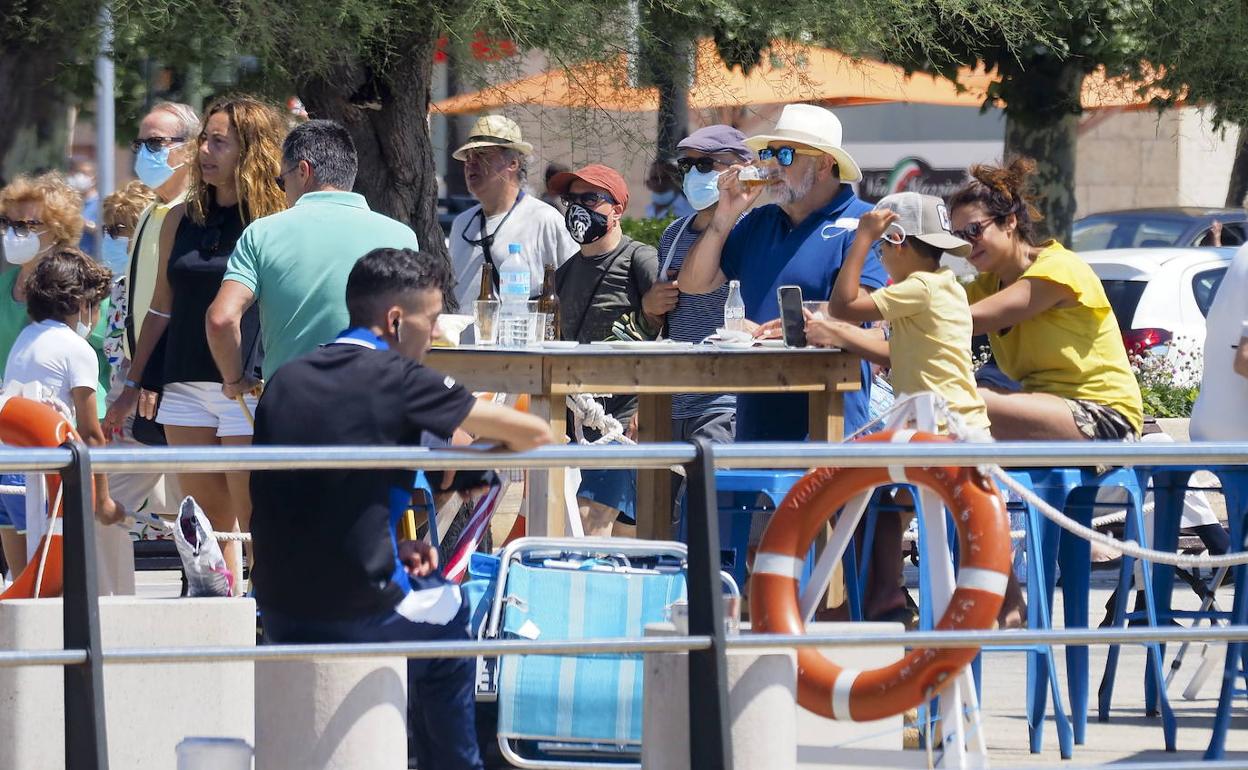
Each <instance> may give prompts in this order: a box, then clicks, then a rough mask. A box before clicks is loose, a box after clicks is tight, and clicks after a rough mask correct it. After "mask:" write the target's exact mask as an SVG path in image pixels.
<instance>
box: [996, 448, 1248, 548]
mask: <svg viewBox="0 0 1248 770" xmlns="http://www.w3.org/2000/svg"><path fill="white" fill-rule="evenodd" d="M991 471H992V475H993V476H995V477H996V478H997V481H1000V482H1001V483H1002V484H1004V485H1005V486H1007V487H1009V488H1010V489H1011V490H1012V491H1013V492H1014V494H1016V495H1018V496H1019V497H1022V498H1023V499H1024V500H1026V501H1027V502H1028V503H1030V504H1031V505H1034V506H1035V507H1036V510H1038V511H1040V513H1042V514H1044V517H1045V518H1046V519H1048V520H1049V521H1051V522H1053V523H1054V524H1056V525H1057V526H1059V527H1061V528H1062V529H1064V530H1066V531H1067V532H1069V533H1071V534H1072V535H1075V536H1076V537H1081V538H1083V539H1084V540H1087V541H1088V542H1090V543H1099V544H1101V545H1104V546H1107V547H1109V548H1114V549H1116V550H1118V551H1121V552H1122V553H1123V555H1125V556H1130V557H1132V558H1134V559H1143V560H1144V561H1151V562H1154V563H1156V564H1165V565H1168V566H1171V567H1184V568H1189V569H1190V568H1193V567H1209V568H1211V569H1216V568H1218V567H1234V566H1238V565H1240V564H1248V553H1238V554H1223V555H1221V556H1189V555H1187V554H1178V553H1169V552H1166V551H1155V550H1153V549H1152V548H1144V547H1143V546H1141V545H1140V544H1139V543H1137V542H1135V541H1134V540H1119V539H1117V538H1115V537H1110V536H1109V535H1106V534H1103V533H1101V532H1097V531H1096V530H1094V529H1091V528H1089V527H1085V526H1083V525H1082V524H1080V523H1079V522H1077V521H1075V520H1073V519H1070V518H1068V517H1067V516H1066V515H1065V514H1063V513H1062V512H1061V511H1059V510H1057V509H1056V508H1054V507H1053V506H1051V505H1049V504H1048V503H1046V502H1045V501H1044V500H1042V499H1041V498H1040V497H1039V496H1038V495H1036V493H1034V492H1032V491H1031V490H1030V489H1028V488H1027V487H1025V486H1023V485H1022V484H1020V483H1019V482H1017V481H1015V480H1014V479H1013V478H1012V477H1011V476H1010V474H1008V473H1006V472H1005V471H1004V470H1003V469H1002V468H1001V467H1000V466H997V465H994V466H992V468H991Z"/></svg>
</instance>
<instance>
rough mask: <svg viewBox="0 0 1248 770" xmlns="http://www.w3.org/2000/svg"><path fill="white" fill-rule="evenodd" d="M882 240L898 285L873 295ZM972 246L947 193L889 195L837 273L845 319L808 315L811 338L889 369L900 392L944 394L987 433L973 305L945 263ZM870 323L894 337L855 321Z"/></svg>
mask: <svg viewBox="0 0 1248 770" xmlns="http://www.w3.org/2000/svg"><path fill="white" fill-rule="evenodd" d="M877 240H883V243H882V244H881V248H880V261H881V262H882V263H883V265H884V269H885V270H887V271H888V275H889V277H890V278H891V279H892V285H890V286H887V287H885V288H883V289H880V290H878V291H876V292H873V293H871V294H867V293H866V292H863V291H861V290H860V287H859V277H860V275H859V274H860V273H861V272H862V265H863V262H864V260H865V259H866V257H867V252H868V251H869V250H870V248H871V246H872V245H873V244H874V243H875V242H876V241H877ZM970 250H971V244H969V243H967V242H966V241H964V240H962V239H960V238H956V237H954V235H953V234H952V233H951V232H950V224H949V212H948V209H946V208H945V204H944V202H943V201H941V199H940V198H937V197H935V196H932V195H921V194H919V193H914V192H903V193H897V194H895V195H889V196H887V197H886V198H884V199H883V200H881V201H880V202H879V203H878V204H877V205H876V207H875V209H874V210H873V211H869V212H867V213H866V214H864V215H863V216H862V217H861V219H859V221H858V235H857V237H855V238H854V243H853V245H852V246H851V247H850V249H849V252H848V253H847V254H846V256H845V262H844V264H842V265H841V269H840V272H839V273H837V277H836V285H835V286H834V287H833V289H832V297H831V299H829V300H828V310H829V313H830V315H832V316H833V317H834V318H836V319H841V321H836V320H815V319H811V320H808V321H807V326H806V337H807V340H808V341H809V342H810V343H811V344H814V345H817V346H820V347H841V348H844V349H845V350H848V351H850V352H851V353H857V354H858V355H861V356H863V357H864V358H866V359H868V360H870V361H872V362H874V363H878V364H880V365H882V366H886V367H889V368H890V369H891V375H892V376H891V380H892V384H893V390H894V391H896V392H897V393H898V395H911V394H914V393H922V392H932V393H937V394H939V395H940V396H942V397H943V398H944V399H945V401H946V402H947V403H948V405H949V408H950V409H952V410H953V411H954V412H955V413H956V414H958V415H959V416H960V417H961V418H962V422H963V423H964V424H965V425H966V427H967V428H969V429H970V430H971V431H972V432H973V433H979V432H981V431H982V432H983V433H984V434H986V433H987V431H988V410H987V408H986V407H985V406H984V401H983V399H982V398H980V395H979V391H978V390H977V389H976V387H975V373H974V370H973V368H972V366H971V308H970V305H969V304H968V303H967V301H966V292H965V291H964V290H963V288H962V285H961V284H959V283H958V281H957V278H956V277H955V276H954V274H953V271H952V270H949V269H948V268H941V267H940V257H941V255H942V254H943V253H945V252H949V253H951V254H954V255H956V256H965V255H966V254H968V253H970ZM842 321H848V322H851V323H843V322H842ZM864 321H887V322H888V324H889V328H890V330H891V334H890V336H889V338H888V339H880V337H879V336H878V335H877V334H875V333H873V332H871V331H867V330H864V329H861V328H860V327H857V326H854V325H852V324H853V323H862V322H864Z"/></svg>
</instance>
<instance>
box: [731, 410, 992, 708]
mask: <svg viewBox="0 0 1248 770" xmlns="http://www.w3.org/2000/svg"><path fill="white" fill-rule="evenodd" d="M949 440H950V439H948V438H946V437H943V436H936V435H932V434H929V433H916V432H914V431H908V430H907V431H896V432H884V433H880V434H876V435H872V436H868V437H866V438H863V439H860V440H859V441H858V442H856V443H864V444H867V443H879V442H898V443H902V442H909V441H920V442H947V441H949ZM894 483H910V484H916V485H918V486H921V487H926V488H928V489H930V490H932V491H934V492H936V493H937V494H939V495H940V497H941V498H942V499H943V500H944V503H945V505H946V506H947V507H948V509H949V510H950V511H953V512H954V516H953V520H954V523H955V525H956V527H957V530H958V544H959V554H960V561H961V566H960V568H959V570H958V580H957V588H956V589H955V590H954V593H953V597H952V598H951V599H950V601H949V606H948V608H947V609H946V610H945V614H944V616H943V617H941V619H940V622H939V623H938V624H937V625H936V629H937V630H942V631H943V630H954V629H958V630H977V629H988V628H991V627H992V624H993V622H994V621H995V620H996V618H997V613H998V612H999V611H1000V609H1001V602H1002V599H1003V597H1004V596H1005V586H1006V581H1007V579H1008V577H1009V574H1010V527H1009V519H1008V518H1007V516H1006V512H1005V504H1004V502H1003V501H1002V499H1001V495H1000V493H999V492H998V491H997V488H996V486H995V485H994V484H993V483H992V480H991V479H989V478H987V477H986V476H984V475H983V474H981V473H980V472H979V471H978V470H976V469H974V468H955V467H947V466H937V467H931V468H900V467H895V468H820V469H817V470H813V471H811V472H810V473H808V474H806V476H805V477H804V478H803V479H802V480H801V481H799V482H798V483H797V484H796V485H795V486H794V487H793V489H792V490H791V491H790V492H789V494H788V495H787V496H786V497H785V498H784V502H783V503H781V505H780V507H779V509H778V510H777V511H776V513H775V516H774V517H773V518H772V521H771V523H770V524H769V525H768V527H767V530H766V532H765V533H764V534H763V539H762V542H761V543H760V544H759V546H758V554H757V556H756V557H755V560H754V572H753V575H752V576H751V578H750V621H751V623H752V625H753V629H754V631H756V632H759V633H776V634H802V633H805V630H806V626H805V623H804V621H803V618H802V613H801V609H800V608H799V606H798V575H799V574H800V573H801V568H802V564H803V560H804V558H805V555H806V553H807V552H808V551H809V550H810V546H811V543H813V542H814V540H815V537H816V535H818V533H820V532H822V531H823V529H824V526H825V524H826V522H827V520H828V518H829V516H831V515H832V514H833V513H834V512H835V511H838V510H840V509H841V507H842V506H844V505H845V503H847V502H849V501H850V500H851V499H853V498H854V497H855V496H856V495H858V494H861V493H863V492H866V491H868V490H871V489H873V488H875V487H878V486H882V485H886V484H894ZM977 652H978V650H977V649H974V648H965V649H943V650H933V649H923V648H918V649H914V650H912V651H911V652H910V653H909V654H908V655H906V656H905V657H904V658H902V659H901V660H900V661H898V662H896V663H894V664H892V665H890V666H884V667H882V668H876V669H871V670H869V671H853V670H850V669H845V668H842V667H841V666H838V665H837V664H835V663H833V662H832V661H830V660H828V659H827V658H825V657H824V656H823V655H822V653H820V652H819V651H818V650H815V649H812V648H809V647H803V648H799V649H798V651H797V665H798V683H797V700H798V703H800V704H801V705H802V707H803V708H805V709H806V710H808V711H812V712H814V713H816V714H819V715H821V716H824V717H827V718H829V719H846V720H851V721H856V722H867V721H871V720H875V719H883V718H884V717H888V716H892V715H894V714H900V713H902V712H904V711H906V710H907V709H910V708H914V707H915V706H917V705H919V704H920V703H922V702H923V701H925V700H927V699H929V698H931V696H932V695H934V694H935V693H936V692H939V691H940V690H941V689H943V688H944V687H945V685H947V684H949V683H950V682H952V681H953V679H954V675H955V674H957V673H958V672H960V671H961V670H962V669H963V668H965V667H966V665H967V664H968V663H970V662H971V660H973V659H974V657H975V655H976V653H977Z"/></svg>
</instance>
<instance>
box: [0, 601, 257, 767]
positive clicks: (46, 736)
mask: <svg viewBox="0 0 1248 770" xmlns="http://www.w3.org/2000/svg"><path fill="white" fill-rule="evenodd" d="M255 618H256V606H255V603H254V602H252V601H251V600H249V599H137V598H134V597H120V596H117V597H104V598H101V599H100V631H101V638H102V641H103V644H104V647H105V648H106V649H107V648H112V647H148V648H150V647H166V646H177V647H207V646H218V645H226V646H243V645H251V644H254V643H255V638H256V622H255ZM63 639H64V637H63V635H62V603H61V600H60V599H38V600H15V601H6V602H0V649H2V650H48V649H60V648H61V647H62V646H63ZM63 682H64V675H63V673H62V669H61V668H60V667H59V666H48V667H38V668H34V667H23V668H4V669H0V767H3V768H21V769H23V770H24V769H25V768H45V767H46V768H52V767H64V766H65V727H64V725H65V718H64V702H63V698H62V693H63ZM254 690H255V684H254V680H253V676H252V664H251V663H249V662H242V663H171V664H152V665H147V664H142V665H140V664H127V665H106V666H105V667H104V697H105V702H104V709H105V715H106V716H105V718H106V721H105V724H106V727H107V730H108V756H109V764H110V765H111V766H112V767H118V768H127V770H141V769H145V768H151V769H152V770H168V768H171V767H174V766H175V764H176V761H177V755H176V746H177V744H178V743H179V742H180V741H181V740H182V739H183V738H184V737H186V736H188V735H209V736H219V737H228V738H241V739H243V740H245V741H247V742H248V743H251V742H253V739H254V735H255V733H254V729H255V714H254V708H253V693H254Z"/></svg>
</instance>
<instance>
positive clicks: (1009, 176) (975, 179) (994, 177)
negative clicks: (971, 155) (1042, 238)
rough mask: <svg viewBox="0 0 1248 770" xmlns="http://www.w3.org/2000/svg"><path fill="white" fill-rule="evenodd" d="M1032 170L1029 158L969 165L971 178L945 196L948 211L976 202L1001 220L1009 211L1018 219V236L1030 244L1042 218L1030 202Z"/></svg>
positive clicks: (1034, 168)
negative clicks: (947, 202)
mask: <svg viewBox="0 0 1248 770" xmlns="http://www.w3.org/2000/svg"><path fill="white" fill-rule="evenodd" d="M1035 170H1036V162H1035V161H1034V160H1032V159H1031V158H1015V159H1014V160H1012V161H1010V162H1009V163H1008V164H1007V165H1005V166H993V165H989V164H986V163H981V164H976V165H974V166H971V181H970V182H967V183H966V185H965V186H964V187H963V188H962V189H961V190H958V191H957V192H955V193H954V194H953V195H952V197H950V198H949V211H950V212H953V211H955V210H957V209H959V208H961V207H963V206H972V205H974V204H976V203H978V204H979V205H981V206H983V207H984V211H985V212H987V213H988V216H990V217H992V218H993V220H995V221H996V222H998V223H999V222H1001V221H1002V220H1004V219H1005V218H1006V217H1008V216H1010V215H1011V214H1013V215H1014V216H1015V217H1016V219H1017V222H1018V235H1019V237H1020V238H1022V239H1023V240H1024V241H1026V242H1027V243H1028V244H1030V245H1032V246H1034V245H1036V243H1035V237H1036V223H1037V222H1040V221H1042V220H1043V219H1044V217H1043V215H1041V214H1040V210H1039V209H1037V208H1036V207H1035V206H1034V205H1032V202H1031V196H1030V194H1029V192H1030V190H1029V186H1030V178H1031V175H1032V173H1033V172H1034V171H1035Z"/></svg>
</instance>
